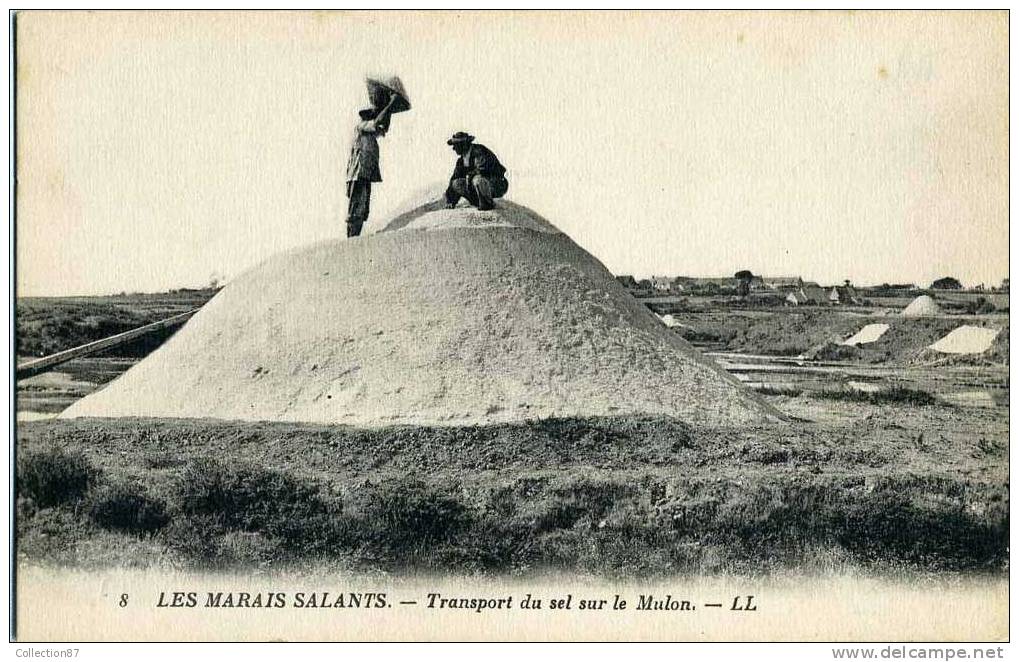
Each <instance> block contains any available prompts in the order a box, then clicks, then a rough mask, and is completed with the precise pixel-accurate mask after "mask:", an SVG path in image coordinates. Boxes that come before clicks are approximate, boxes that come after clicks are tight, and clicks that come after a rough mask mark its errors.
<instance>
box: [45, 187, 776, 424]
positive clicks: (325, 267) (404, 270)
mask: <svg viewBox="0 0 1019 662" xmlns="http://www.w3.org/2000/svg"><path fill="white" fill-rule="evenodd" d="M404 216H408V215H407V214H405V215H404ZM521 216H524V217H526V218H525V219H524V221H521V220H520V219H521ZM483 217H484V218H483V219H482V221H483V222H478V218H479V212H477V211H475V210H471V209H468V208H459V209H457V210H452V211H449V210H442V211H436V210H435V207H434V205H429V206H426V208H423V209H421V210H419V212H418V213H417V214H410V215H409V217H408V218H403V219H401V223H402V224H401V225H400V226H399V227H396V228H394V227H392V226H393V224H392V223H391V224H390V227H387V230H390V231H387V232H380V233H377V234H374V235H371V236H368V237H360V238H358V239H355V240H347V241H344V240H336V241H328V242H325V243H320V244H317V245H314V246H311V247H306V248H302V249H299V250H295V251H291V252H289V253H285V254H282V255H279V256H276V257H275V258H273V259H271V260H269V261H268V262H266V263H264V264H263V265H261V266H259V267H257V268H255V269H253V270H251V271H249V272H248V273H246V274H244V275H243V276H241V277H239V278H237V279H235V280H234V281H232V282H231V283H230V285H229V286H227V287H226V288H225V289H224V290H223V291H222V292H220V293H219V294H218V295H217V296H216V297H214V298H213V299H212V300H211V301H210V302H209V303H208V304H206V305H205V307H204V308H202V310H201V311H199V312H198V313H197V314H196V315H195V316H194V317H193V318H192V319H191V321H190V322H188V324H187V325H185V326H184V328H182V329H181V330H180V331H179V332H178V333H177V334H175V335H174V336H173V337H172V338H171V339H170V340H169V341H168V342H167V343H166V344H164V345H163V346H162V347H160V348H159V349H158V350H156V351H155V352H153V353H152V354H151V355H150V356H149V357H147V358H146V359H145V360H143V361H141V362H140V363H138V364H137V365H136V366H134V367H133V368H131V369H130V370H128V371H127V372H126V373H125V374H124V375H122V376H121V377H120V378H119V379H117V380H115V381H114V382H112V383H111V384H110V385H108V386H107V387H106V388H104V389H102V390H101V391H98V392H96V393H94V394H92V395H90V396H88V397H86V398H84V399H82V400H80V401H78V402H77V403H76V404H74V405H72V406H71V407H70V408H69V409H68V410H66V411H65V412H64V413H63V414H62V415H63V416H65V417H75V416H101V417H110V416H156V417H187V418H191V417H212V418H221V419H244V420H274V421H275V420H279V421H306V422H318V423H349V424H357V425H365V426H378V425H385V424H393V423H414V424H468V423H488V422H501V421H513V420H521V419H533V418H537V417H550V416H572V415H613V414H623V413H638V412H642V413H656V414H667V415H673V416H676V417H678V418H681V419H684V420H686V421H689V422H692V423H705V424H734V423H735V424H743V423H748V422H755V421H762V420H766V419H769V418H772V417H774V416H777V415H778V413H777V412H776V411H775V410H774V409H772V408H771V407H770V406H768V405H767V404H765V403H764V402H763V401H762V400H760V398H758V397H757V396H756V395H755V394H753V393H752V392H750V391H748V390H746V389H744V388H742V387H741V386H740V385H739V384H738V382H737V381H736V380H735V379H733V378H732V377H731V376H729V375H728V374H726V373H725V372H723V371H722V370H721V369H720V368H718V367H717V366H716V365H715V364H714V363H712V362H711V361H710V360H709V359H707V358H706V357H704V356H703V355H701V354H700V353H699V352H697V351H696V350H695V349H693V348H692V347H691V346H690V345H689V344H688V343H686V342H685V341H684V340H683V339H682V338H680V337H679V336H678V334H676V333H675V332H672V331H669V330H668V329H667V328H666V327H665V326H664V325H662V324H661V322H659V321H658V320H657V319H656V318H655V316H654V315H653V314H652V313H651V312H650V311H648V310H647V309H646V308H645V307H644V306H642V305H641V304H640V303H638V302H637V301H636V300H634V299H633V298H632V297H631V296H630V295H629V294H628V293H626V291H625V290H624V289H623V288H622V286H620V285H619V284H618V283H617V282H616V280H615V279H614V278H613V277H612V275H611V274H610V273H609V272H608V271H607V270H606V269H605V267H603V266H602V265H601V264H600V263H599V262H598V261H597V260H595V259H594V258H593V257H592V256H591V255H589V254H588V253H586V252H585V251H584V250H583V249H581V248H580V247H579V246H577V245H576V244H575V243H573V242H572V241H571V240H570V239H569V238H568V237H567V236H565V235H564V234H562V233H560V232H558V231H556V230H555V228H554V227H553V226H551V225H550V224H549V223H548V222H547V221H544V220H543V219H541V218H540V217H538V216H537V215H535V214H533V212H530V211H528V210H526V209H525V208H523V207H519V206H517V205H512V203H507V202H505V201H500V209H499V210H497V211H495V212H485V213H484V214H483ZM521 226H525V227H521ZM415 228H417V229H424V230H425V231H416V230H415ZM526 228H532V229H526ZM547 228H551V229H552V231H548V230H547ZM394 230H396V231H394ZM535 230H537V231H535Z"/></svg>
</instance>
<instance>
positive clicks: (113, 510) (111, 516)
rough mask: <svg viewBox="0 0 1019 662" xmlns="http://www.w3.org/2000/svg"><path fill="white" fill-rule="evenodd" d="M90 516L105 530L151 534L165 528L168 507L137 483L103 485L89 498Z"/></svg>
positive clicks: (168, 518)
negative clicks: (150, 495)
mask: <svg viewBox="0 0 1019 662" xmlns="http://www.w3.org/2000/svg"><path fill="white" fill-rule="evenodd" d="M88 516H89V518H90V519H91V520H92V521H93V522H95V523H96V524H97V525H99V526H101V527H103V528H104V529H113V530H115V531H128V532H131V533H151V532H153V531H158V530H159V529H161V528H163V527H164V526H166V524H167V523H168V522H169V521H170V517H169V516H168V515H167V514H166V504H165V503H163V502H162V501H160V500H158V499H153V498H151V497H149V496H148V495H147V494H146V493H145V490H144V488H142V487H141V486H140V485H137V484H135V483H120V484H116V485H104V486H103V487H100V488H99V489H98V490H95V491H94V492H93V493H91V494H90V495H89V498H88Z"/></svg>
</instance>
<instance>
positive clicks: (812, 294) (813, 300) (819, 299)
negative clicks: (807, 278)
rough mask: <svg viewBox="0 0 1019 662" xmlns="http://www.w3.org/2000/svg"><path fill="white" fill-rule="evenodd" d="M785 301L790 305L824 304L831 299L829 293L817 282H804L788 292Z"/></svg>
mask: <svg viewBox="0 0 1019 662" xmlns="http://www.w3.org/2000/svg"><path fill="white" fill-rule="evenodd" d="M785 302H786V304H787V305H790V306H823V305H825V304H827V303H829V299H828V293H827V292H825V291H824V289H823V288H822V287H821V286H820V285H818V284H817V283H804V284H803V285H801V286H800V287H799V288H797V289H795V290H792V291H790V292H789V293H788V294H786V297H785Z"/></svg>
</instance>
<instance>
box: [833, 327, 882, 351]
mask: <svg viewBox="0 0 1019 662" xmlns="http://www.w3.org/2000/svg"><path fill="white" fill-rule="evenodd" d="M887 330H888V325H887V324H868V325H867V326H865V327H863V328H862V329H860V330H859V331H857V332H856V334H854V335H853V336H851V337H850V338H847V339H845V340H843V341H842V342H841V343H839V344H840V345H849V346H850V347H857V346H859V345H867V344H870V343H872V342H877V341H878V340H880V339H881V336H883V335H885V331H887Z"/></svg>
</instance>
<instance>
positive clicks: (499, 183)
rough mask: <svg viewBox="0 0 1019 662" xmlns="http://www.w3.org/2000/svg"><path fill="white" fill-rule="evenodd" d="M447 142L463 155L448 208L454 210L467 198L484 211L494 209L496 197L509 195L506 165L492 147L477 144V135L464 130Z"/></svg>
mask: <svg viewBox="0 0 1019 662" xmlns="http://www.w3.org/2000/svg"><path fill="white" fill-rule="evenodd" d="M446 144H447V145H450V146H451V147H452V148H453V151H454V152H456V153H457V155H459V157H460V158H458V159H457V160H456V166H455V167H454V168H453V176H452V177H450V179H449V188H448V189H446V207H447V208H448V209H452V208H453V207H456V203H457V202H459V201H460V198H467V201H468V202H470V203H471V204H472V205H474V206H475V207H477V208H478V209H480V210H482V211H485V210H488V209H494V208H495V199H496V198H501V197H502V196H504V195H506V191H507V190H508V189H509V182H508V181H506V168H504V167H503V166H502V164H501V163H499V159H498V158H497V157H496V156H495V154H493V153H492V150H490V149H488V148H487V147H485V146H484V145H482V144H480V143H475V142H474V136H472V135H470V134H467V133H464V132H463V131H457V132H456V133H454V134H453V137H452V138H450V139H449V140H447V141H446Z"/></svg>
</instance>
